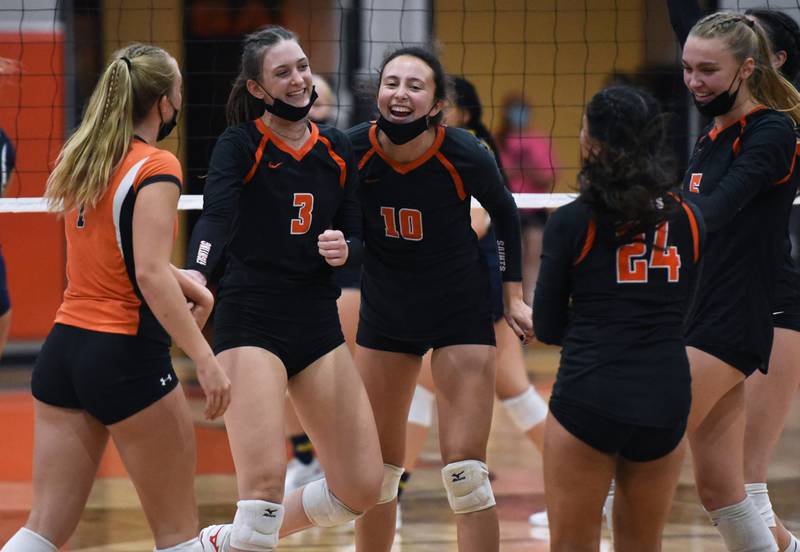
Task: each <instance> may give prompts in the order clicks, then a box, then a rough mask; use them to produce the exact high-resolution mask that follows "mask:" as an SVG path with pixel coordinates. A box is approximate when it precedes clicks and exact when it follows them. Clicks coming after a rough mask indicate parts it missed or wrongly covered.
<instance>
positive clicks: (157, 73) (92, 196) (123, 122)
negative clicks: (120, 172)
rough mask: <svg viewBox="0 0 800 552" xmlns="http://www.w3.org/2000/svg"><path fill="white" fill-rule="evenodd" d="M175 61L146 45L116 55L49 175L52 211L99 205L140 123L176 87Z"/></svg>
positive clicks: (133, 45)
mask: <svg viewBox="0 0 800 552" xmlns="http://www.w3.org/2000/svg"><path fill="white" fill-rule="evenodd" d="M171 59H172V58H171V57H170V56H169V54H167V53H166V52H165V51H164V50H162V49H161V48H157V47H155V46H149V45H146V44H132V45H130V46H128V47H127V48H123V49H122V50H119V51H117V52H115V53H114V55H113V56H112V61H111V63H110V64H109V65H108V67H106V70H105V71H104V72H103V75H102V76H101V77H100V81H99V82H98V83H97V86H96V87H95V89H94V92H92V96H91V98H90V99H89V104H88V105H87V107H86V111H85V113H84V116H83V120H82V121H81V123H80V125H79V126H78V128H77V130H76V131H75V132H74V133H73V134H72V136H70V137H69V138H68V139H67V141H66V143H65V144H64V147H63V148H62V149H61V152H60V153H59V154H58V158H57V159H56V165H55V168H54V169H53V172H52V173H50V176H49V177H48V179H47V188H46V190H45V194H44V195H45V197H46V198H47V200H48V205H49V207H50V209H51V210H54V211H69V210H72V209H76V208H79V207H84V206H85V207H94V206H95V205H97V202H98V201H100V199H101V198H102V197H103V194H104V193H105V191H106V188H107V187H108V183H109V179H110V178H111V175H112V174H113V172H114V170H115V169H116V168H117V167H118V166H119V163H120V162H121V161H122V160H123V159H124V157H125V154H126V153H127V152H128V148H130V144H131V140H133V127H134V124H135V123H137V122H139V121H140V120H141V119H142V118H143V117H144V116H145V115H146V114H147V113H148V112H149V110H150V109H151V108H152V106H153V104H154V103H155V102H156V101H158V100H159V99H160V98H161V97H162V96H164V95H165V94H168V93H169V92H170V90H171V88H172V86H173V85H174V82H175V78H176V77H177V75H176V74H175V70H174V68H173V66H172V65H171V62H170V60H171Z"/></svg>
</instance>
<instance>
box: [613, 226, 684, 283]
mask: <svg viewBox="0 0 800 552" xmlns="http://www.w3.org/2000/svg"><path fill="white" fill-rule="evenodd" d="M668 236H669V223H668V222H665V223H664V224H662V225H661V226H659V227H658V229H657V230H656V233H655V236H654V239H653V251H652V253H651V254H650V260H649V261H648V260H647V259H645V258H643V257H645V256H646V255H647V244H645V243H644V234H639V235H638V236H636V238H635V239H634V241H633V242H631V243H627V244H625V245H621V246H620V247H618V248H617V283H619V284H646V283H647V277H648V273H649V271H650V270H653V269H658V268H661V269H664V270H666V271H667V281H668V282H677V281H678V280H679V279H680V268H681V256H680V254H679V253H678V248H677V247H676V246H674V245H670V246H668V245H667V238H668Z"/></svg>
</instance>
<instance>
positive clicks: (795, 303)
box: [667, 0, 800, 331]
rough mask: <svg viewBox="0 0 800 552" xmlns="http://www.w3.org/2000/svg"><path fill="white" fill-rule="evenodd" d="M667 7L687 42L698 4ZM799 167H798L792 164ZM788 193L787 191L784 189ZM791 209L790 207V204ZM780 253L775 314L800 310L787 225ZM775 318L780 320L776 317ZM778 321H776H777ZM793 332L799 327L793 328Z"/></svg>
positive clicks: (799, 281) (686, 0) (675, 1)
mask: <svg viewBox="0 0 800 552" xmlns="http://www.w3.org/2000/svg"><path fill="white" fill-rule="evenodd" d="M667 5H668V7H669V19H670V23H671V24H672V30H673V31H674V32H675V37H676V38H677V39H678V42H679V43H680V44H681V46H682V45H683V44H685V43H686V39H687V37H688V36H689V31H691V30H692V27H693V26H694V24H695V23H697V22H698V21H699V20H700V18H701V17H702V16H703V13H702V11H701V10H700V5H699V4H698V2H697V0H667ZM795 169H800V167H795ZM799 181H800V170H795V171H794V173H793V174H792V179H791V182H789V183H788V187H790V188H791V189H792V190H793V191H794V193H795V195H796V193H797V185H798V182H799ZM786 193H787V194H788V191H786ZM789 208H790V209H791V206H789ZM776 215H777V216H779V217H783V216H784V213H783V211H781V212H780V213H776ZM780 248H781V250H780V256H779V263H780V266H779V268H778V274H777V282H776V284H775V292H774V300H773V307H772V309H773V311H774V313H775V315H778V316H779V315H781V314H783V313H784V311H786V312H792V313H797V312H800V270H798V267H797V265H796V264H795V262H794V259H793V258H792V240H791V237H790V236H789V226H788V224H787V226H786V230H785V232H784V236H783V239H782V242H781V245H780ZM777 320H780V318H779V317H778V318H777ZM776 323H777V322H776ZM791 329H794V330H796V331H800V328H796V327H792V328H791Z"/></svg>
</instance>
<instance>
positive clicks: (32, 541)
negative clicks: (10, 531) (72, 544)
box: [2, 527, 58, 552]
mask: <svg viewBox="0 0 800 552" xmlns="http://www.w3.org/2000/svg"><path fill="white" fill-rule="evenodd" d="M2 550H3V552H57V550H58V549H57V548H56V547H55V546H54V545H53V543H51V542H50V541H49V540H47V539H46V538H44V537H43V536H41V535H40V534H38V533H34V532H33V531H31V530H30V529H26V528H25V527H23V528H22V529H20V530H19V531H17V532H16V533H14V536H13V537H11V539H9V541H8V542H7V543H6V544H5V546H3V548H2Z"/></svg>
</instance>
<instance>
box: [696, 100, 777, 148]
mask: <svg viewBox="0 0 800 552" xmlns="http://www.w3.org/2000/svg"><path fill="white" fill-rule="evenodd" d="M766 108H767V106H765V105H757V106H755V107H754V108H753V109H751V110H750V111H748V112H747V113H745V114H744V116H742V118H741V119H737V120H735V121H733V122H732V123H728V124H727V125H725V126H721V127H719V128H717V127H714V128H712V129H711V130H710V131H708V137H709V138H711V139H712V140H716V139H717V136H719V135H720V134H722V133H723V132H724V131H726V130H727V129H729V128H731V127H732V126H733V125H735V124H737V123H739V124H741V125H742V127H744V126H745V125H746V124H747V117H748V116H749V115H752V114H753V113H755V112H756V111H761V110H762V109H766Z"/></svg>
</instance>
